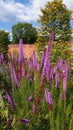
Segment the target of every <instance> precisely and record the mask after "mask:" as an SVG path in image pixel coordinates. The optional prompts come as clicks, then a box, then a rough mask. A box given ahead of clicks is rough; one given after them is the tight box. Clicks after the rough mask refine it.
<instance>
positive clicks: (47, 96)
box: [45, 88, 52, 110]
mask: <svg viewBox="0 0 73 130" xmlns="http://www.w3.org/2000/svg"><path fill="white" fill-rule="evenodd" d="M45 98H46V102H47V103H48V105H49V110H52V95H51V92H49V91H48V89H47V88H46V90H45Z"/></svg>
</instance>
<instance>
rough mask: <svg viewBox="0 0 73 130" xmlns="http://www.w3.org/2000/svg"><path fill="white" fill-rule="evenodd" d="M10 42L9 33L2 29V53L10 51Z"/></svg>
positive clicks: (0, 38)
mask: <svg viewBox="0 0 73 130" xmlns="http://www.w3.org/2000/svg"><path fill="white" fill-rule="evenodd" d="M9 43H10V39H9V33H8V32H5V31H3V30H0V54H1V53H3V54H4V55H6V54H7V52H8V44H9Z"/></svg>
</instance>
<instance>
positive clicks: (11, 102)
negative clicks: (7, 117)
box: [4, 86, 15, 108]
mask: <svg viewBox="0 0 73 130" xmlns="http://www.w3.org/2000/svg"><path fill="white" fill-rule="evenodd" d="M4 88H5V92H6V96H7V99H8V101H9V103H10V105H11V107H12V108H15V104H14V100H13V98H12V96H11V94H10V91H9V89H8V87H6V86H5V87H4Z"/></svg>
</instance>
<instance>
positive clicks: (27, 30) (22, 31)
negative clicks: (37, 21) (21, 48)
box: [12, 23, 37, 44]
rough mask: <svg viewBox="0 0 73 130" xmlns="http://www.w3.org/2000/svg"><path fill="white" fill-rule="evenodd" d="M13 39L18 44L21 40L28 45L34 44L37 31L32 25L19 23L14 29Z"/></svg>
mask: <svg viewBox="0 0 73 130" xmlns="http://www.w3.org/2000/svg"><path fill="white" fill-rule="evenodd" d="M12 38H13V42H14V43H18V42H19V40H20V38H22V39H23V42H24V43H26V44H28V43H29V44H32V43H34V42H35V41H36V38H37V30H36V28H35V27H33V26H32V24H29V23H18V24H16V25H14V26H13V27H12Z"/></svg>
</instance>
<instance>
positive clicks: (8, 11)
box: [0, 0, 73, 34]
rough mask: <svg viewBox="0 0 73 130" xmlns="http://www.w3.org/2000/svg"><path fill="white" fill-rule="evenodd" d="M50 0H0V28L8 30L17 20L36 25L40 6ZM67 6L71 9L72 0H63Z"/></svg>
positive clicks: (72, 6) (72, 5)
mask: <svg viewBox="0 0 73 130" xmlns="http://www.w3.org/2000/svg"><path fill="white" fill-rule="evenodd" d="M48 1H51V0H0V30H6V31H9V32H10V34H11V31H12V26H13V25H15V24H17V23H18V22H29V23H32V24H33V26H37V25H38V24H37V22H36V21H37V19H38V18H39V16H38V15H39V14H41V12H40V8H41V7H42V8H43V7H45V4H46V3H47V2H48ZM63 3H64V4H66V6H67V8H68V9H70V10H72V11H73V0H63ZM71 25H72V27H73V21H72V22H71Z"/></svg>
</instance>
